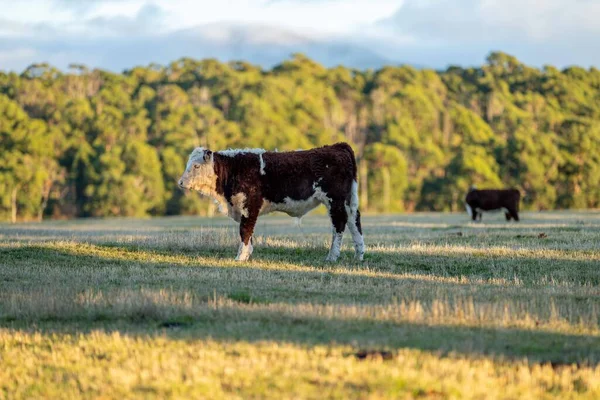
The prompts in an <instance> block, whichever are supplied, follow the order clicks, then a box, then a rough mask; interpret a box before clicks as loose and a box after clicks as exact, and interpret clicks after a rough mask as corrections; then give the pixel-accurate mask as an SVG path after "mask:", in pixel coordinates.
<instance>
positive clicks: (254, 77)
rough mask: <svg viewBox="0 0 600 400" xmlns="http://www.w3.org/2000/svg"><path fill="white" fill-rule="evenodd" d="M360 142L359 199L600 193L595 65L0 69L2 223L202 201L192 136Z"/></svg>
mask: <svg viewBox="0 0 600 400" xmlns="http://www.w3.org/2000/svg"><path fill="white" fill-rule="evenodd" d="M341 140H344V141H347V142H349V143H351V144H352V145H353V147H354V148H355V151H356V154H357V158H358V160H359V170H360V173H359V175H360V191H361V192H360V201H361V206H362V208H363V209H364V210H366V211H373V212H394V211H413V210H457V209H462V208H463V205H462V203H463V198H464V195H465V193H466V191H467V189H468V187H469V186H470V185H471V184H477V185H478V186H480V187H503V186H514V187H517V188H520V189H521V190H522V191H523V192H524V193H525V198H524V206H525V207H527V208H530V209H552V208H595V207H598V206H599V205H600V204H599V203H600V71H599V70H597V69H595V68H592V69H590V70H585V69H582V68H579V67H571V68H567V69H564V70H562V71H560V70H558V69H556V68H554V67H545V68H543V69H542V70H540V69H536V68H531V67H528V66H526V65H523V64H522V63H520V62H519V61H518V60H517V59H515V58H514V57H512V56H509V55H507V54H504V53H492V54H491V55H490V56H489V57H488V59H487V62H486V63H485V65H483V66H481V67H479V68H460V67H451V68H448V69H447V70H446V71H438V72H436V71H433V70H417V69H414V68H412V67H409V66H402V67H385V68H382V69H380V70H377V71H371V70H368V71H358V70H353V69H348V68H344V67H337V68H331V69H327V68H324V67H323V66H321V65H319V64H318V63H315V62H314V61H312V60H310V59H308V58H306V57H304V56H302V55H295V56H294V57H293V58H291V59H290V60H288V61H284V62H283V63H281V64H280V65H278V66H276V67H274V68H273V69H271V70H268V71H265V70H262V69H261V68H259V67H257V66H254V65H251V64H248V63H245V62H231V63H221V62H218V61H216V60H212V59H208V60H193V59H188V58H184V59H181V60H178V61H175V62H173V63H172V64H170V65H168V66H159V65H150V66H148V67H136V68H133V69H131V70H127V71H125V72H123V73H122V74H115V73H111V72H107V71H103V70H97V69H95V70H89V69H88V68H87V67H85V66H83V65H72V66H71V68H70V70H69V71H68V73H65V72H61V71H59V70H57V69H55V68H53V67H51V66H48V65H45V64H38V65H32V66H30V67H29V68H27V70H25V71H24V72H23V73H22V74H15V73H0V219H4V220H7V219H8V220H10V219H13V220H16V219H23V220H31V219H41V218H43V217H44V216H48V217H83V216H145V215H163V214H197V213H200V214H202V213H207V212H211V210H212V208H211V206H210V205H209V203H208V202H207V201H205V200H201V199H200V198H199V196H197V195H195V194H185V193H183V192H182V191H180V190H178V189H177V186H176V180H177V178H178V177H179V176H180V175H181V173H182V171H183V170H184V168H185V163H186V160H187V157H188V154H189V153H190V151H191V150H192V149H193V148H194V147H195V146H207V147H209V148H211V149H224V148H228V147H264V148H266V149H279V150H280V151H282V150H292V149H298V148H309V147H313V146H320V145H324V144H329V143H334V142H336V141H341Z"/></svg>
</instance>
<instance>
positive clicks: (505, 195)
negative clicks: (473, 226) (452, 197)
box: [465, 186, 521, 221]
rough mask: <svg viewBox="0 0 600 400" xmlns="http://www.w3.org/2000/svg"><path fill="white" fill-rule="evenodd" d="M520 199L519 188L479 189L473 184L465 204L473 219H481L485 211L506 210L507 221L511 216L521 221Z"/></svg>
mask: <svg viewBox="0 0 600 400" xmlns="http://www.w3.org/2000/svg"><path fill="white" fill-rule="evenodd" d="M520 200H521V193H520V192H519V191H518V190H517V189H487V190H478V189H477V188H475V186H471V189H469V193H467V197H466V198H465V206H466V208H467V213H468V214H469V216H470V217H471V218H472V219H473V221H477V218H479V220H480V221H481V215H482V213H483V212H496V211H504V215H505V217H506V220H507V221H510V220H511V218H512V219H514V220H515V221H519V202H520Z"/></svg>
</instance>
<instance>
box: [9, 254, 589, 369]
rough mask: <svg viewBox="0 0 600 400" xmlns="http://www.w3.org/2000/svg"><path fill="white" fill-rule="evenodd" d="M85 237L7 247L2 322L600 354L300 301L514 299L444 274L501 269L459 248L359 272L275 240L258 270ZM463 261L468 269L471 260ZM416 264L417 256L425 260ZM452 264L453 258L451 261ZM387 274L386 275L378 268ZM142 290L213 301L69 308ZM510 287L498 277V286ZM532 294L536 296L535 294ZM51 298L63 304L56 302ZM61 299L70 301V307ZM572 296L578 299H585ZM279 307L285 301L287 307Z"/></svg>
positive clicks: (564, 355)
mask: <svg viewBox="0 0 600 400" xmlns="http://www.w3.org/2000/svg"><path fill="white" fill-rule="evenodd" d="M81 246H83V247H81V248H79V247H78V245H68V246H63V247H45V246H39V245H34V246H27V247H19V246H17V247H5V248H0V265H1V266H2V269H1V270H0V311H1V312H2V314H3V315H4V317H2V316H1V315H0V326H4V327H7V328H12V329H29V327H30V326H31V324H35V325H36V328H35V329H37V330H41V331H42V332H43V333H46V332H51V331H56V332H61V331H62V332H89V331H90V330H93V329H106V330H114V331H119V332H121V333H123V334H126V335H136V336H141V337H145V336H148V335H150V336H152V335H163V334H164V335H167V336H168V337H169V338H171V339H173V340H180V339H186V340H200V339H203V338H215V339H219V340H225V341H275V342H293V343H299V344H303V345H315V344H330V343H340V344H349V345H352V346H354V347H356V348H387V349H399V348H415V349H421V350H427V351H440V352H442V353H449V352H458V353H461V354H466V355H490V354H491V355H494V356H500V357H509V358H513V357H517V358H521V357H527V358H528V359H530V360H532V361H536V362H553V363H566V362H585V361H587V362H590V363H594V364H595V363H598V362H600V337H599V336H598V335H590V334H565V333H559V332H552V331H548V330H542V329H539V330H538V329H520V328H512V327H489V326H473V325H459V324H448V323H446V324H442V323H420V322H410V321H408V322H407V321H392V322H390V321H385V320H380V319H378V316H377V315H371V316H369V315H367V316H365V315H362V316H360V317H357V316H355V315H354V316H353V315H351V314H348V315H346V316H344V315H335V312H334V313H329V314H322V313H321V314H320V311H319V310H317V311H314V310H313V311H311V309H310V307H308V311H307V308H306V307H304V308H303V306H302V304H301V303H312V304H316V305H318V304H321V305H327V306H332V307H335V306H336V305H347V306H350V307H352V306H360V305H362V304H385V303H389V302H390V301H392V300H393V299H392V297H396V296H397V297H400V298H402V295H403V294H402V292H398V291H396V289H399V290H401V291H409V293H408V296H407V298H408V297H410V296H413V298H415V299H418V300H423V301H428V300H434V299H435V298H434V297H435V296H437V295H439V294H440V290H441V292H443V293H446V294H452V293H456V294H457V295H460V296H462V295H465V293H466V294H471V295H472V296H473V297H474V298H475V300H476V301H479V300H485V301H488V302H494V301H496V300H499V299H501V298H506V293H502V292H493V291H492V292H490V293H487V294H481V295H480V297H481V298H480V299H479V300H478V298H477V292H476V290H479V289H477V288H479V287H482V286H486V284H485V282H483V283H478V284H473V283H469V284H463V283H460V282H458V281H457V282H451V281H448V280H445V278H447V277H458V276H476V277H478V276H483V277H488V278H493V275H491V274H489V273H488V275H486V274H485V271H479V270H476V269H473V268H476V267H477V268H479V266H480V265H481V264H482V260H481V259H475V260H471V261H469V259H467V260H466V261H465V259H464V257H461V258H457V255H455V254H453V255H447V256H440V255H435V256H431V257H429V256H427V255H424V254H408V255H406V254H405V255H404V256H405V257H406V258H403V259H402V260H398V255H397V254H396V255H394V254H389V253H381V254H378V255H377V256H378V257H380V259H378V260H377V265H378V266H379V267H378V268H377V267H376V268H373V266H370V268H371V272H370V275H366V274H361V272H362V271H364V269H365V266H364V265H363V264H356V263H345V262H344V261H342V262H341V263H340V264H336V265H334V266H332V265H331V264H326V263H324V262H322V261H316V260H317V259H319V260H320V258H321V256H322V253H323V251H322V250H321V249H318V250H317V249H298V250H297V251H290V249H288V248H281V249H278V248H275V249H273V248H265V249H262V251H261V252H260V255H259V256H257V258H256V262H260V263H261V265H260V267H258V266H253V265H252V263H243V264H237V263H235V262H232V261H223V260H222V259H221V258H225V259H226V260H230V258H231V251H232V250H231V249H230V248H215V249H212V250H211V252H210V256H209V257H206V254H204V253H201V252H197V251H196V252H194V251H187V252H181V251H180V252H179V253H177V254H175V255H174V254H173V252H170V251H167V250H160V251H149V250H147V249H134V248H131V247H127V246H120V247H115V246H108V245H104V246H101V245H81ZM85 246H87V247H85ZM86 253H90V254H86ZM290 253H291V254H290ZM344 257H345V258H346V259H347V258H348V257H350V253H346V254H344ZM411 257H413V258H411ZM311 260H312V261H311ZM484 261H489V259H484ZM493 261H494V263H495V264H494V265H496V267H497V266H498V262H507V263H509V262H512V261H514V260H513V259H507V260H502V259H501V260H493ZM395 262H400V263H401V264H399V265H400V266H401V267H402V268H403V269H402V268H400V269H394V265H395V264H394V263H395ZM465 262H466V266H463V267H461V266H460V265H462V264H464V263H465ZM519 262H520V263H527V262H529V263H534V264H530V265H529V266H530V267H531V266H538V264H536V263H543V264H544V265H545V264H546V263H548V259H539V260H537V259H527V258H521V259H520V260H519ZM560 262H561V263H563V264H562V265H561V268H563V269H565V268H566V270H567V271H570V273H573V274H574V275H573V277H571V276H570V275H569V277H570V278H571V279H572V280H573V281H575V282H581V283H582V284H587V285H589V284H590V280H589V276H588V275H587V274H585V273H583V274H582V271H573V269H576V268H581V269H582V270H583V271H587V268H590V267H591V265H590V264H588V263H585V262H582V261H577V262H573V264H572V265H569V266H567V267H565V264H564V263H565V262H566V261H565V260H561V261H560ZM413 263H418V264H417V265H416V266H415V265H413ZM473 263H475V264H473ZM215 264H220V265H218V266H216V265H215ZM449 264H452V265H455V267H453V268H449V267H448V265H449ZM386 265H391V267H389V266H388V267H385V266H386ZM420 265H427V266H429V267H430V268H433V270H432V271H427V272H428V274H429V275H430V276H429V277H428V278H427V279H426V278H425V277H423V278H419V277H418V276H413V277H407V276H402V275H397V276H395V275H394V274H396V273H397V272H398V271H400V272H410V273H413V274H419V273H422V272H423V268H422V267H420ZM437 265H441V266H443V265H446V267H445V270H441V269H440V270H436V269H435V268H437V267H436V266H437ZM396 266H397V265H396ZM538 267H539V266H538ZM570 267H572V268H570ZM315 268H316V269H315ZM334 268H335V269H334ZM378 271H379V272H381V271H384V272H387V274H378ZM442 271H443V273H442ZM515 271H517V272H519V271H520V270H518V269H517V270H515ZM544 271H545V270H543V269H542V270H540V271H538V273H539V274H543V272H544ZM503 275H504V274H503ZM582 275H583V276H582ZM507 276H510V275H507ZM595 276H596V279H597V275H595ZM574 277H578V278H574ZM523 278H525V277H523ZM567 278H568V277H567ZM411 285H415V286H411ZM417 286H418V287H417ZM487 286H490V287H494V286H495V285H493V284H490V285H487ZM496 286H498V285H496ZM140 288H149V289H155V290H166V291H167V292H169V293H171V292H172V293H174V294H175V295H176V296H177V295H178V293H181V292H186V293H191V294H192V296H193V297H195V298H205V299H206V300H203V301H201V302H198V303H194V304H192V306H191V307H189V308H185V307H182V308H181V309H177V308H175V311H170V310H168V309H167V308H168V307H169V304H167V305H166V306H165V307H166V308H165V309H167V311H164V312H163V311H161V310H160V309H159V310H158V311H156V310H155V309H153V308H152V307H147V306H146V305H145V304H141V306H140V307H138V308H135V307H134V308H132V310H133V311H131V312H130V313H129V314H127V315H126V314H120V313H119V312H118V310H117V311H115V310H112V309H111V307H112V306H110V301H108V302H107V303H106V304H109V306H110V307H109V306H106V309H103V308H102V307H103V306H102V305H101V306H99V307H97V308H93V307H90V308H86V306H85V305H84V306H81V305H78V306H77V307H75V308H73V310H75V311H76V312H74V313H73V314H72V315H71V314H68V312H69V310H71V308H69V307H70V306H69V302H73V299H74V298H73V297H69V296H73V295H76V294H78V293H84V294H85V293H89V292H91V296H94V293H95V291H96V292H105V293H106V296H111V294H112V293H117V294H118V292H119V289H123V290H129V291H130V293H133V294H132V295H130V297H127V298H126V299H125V300H127V301H131V302H136V301H137V299H136V297H135V296H136V294H141V293H142V292H140ZM460 288H467V292H461V291H460V290H459V289H460ZM505 289H506V288H505V287H503V286H502V285H500V286H499V290H505ZM136 290H137V292H136ZM428 290H429V291H431V292H432V294H430V295H429V297H427V295H424V294H423V293H421V292H420V291H423V292H425V291H428ZM217 291H218V293H219V295H223V296H225V297H226V298H228V299H229V302H226V303H224V304H222V305H220V304H219V303H218V302H215V303H214V304H211V303H210V300H209V299H210V296H211V295H212V294H213V293H214V294H215V295H216V293H217ZM527 295H528V296H531V295H532V294H531V292H528V293H527ZM11 296H12V297H11ZM19 296H21V297H19ZM19 299H21V301H23V303H26V302H27V301H32V299H34V300H35V299H37V300H35V301H38V302H39V303H35V302H32V303H31V304H30V305H31V306H35V305H36V304H39V305H40V306H48V307H49V308H48V309H49V312H48V313H47V314H43V312H42V313H38V311H37V310H35V307H33V308H32V309H31V310H27V309H25V308H23V310H24V311H20V309H19V307H25V306H24V305H21V304H19ZM512 299H513V300H514V298H512ZM548 299H549V297H541V298H540V301H543V302H547V301H548ZM176 300H177V299H176ZM52 302H55V303H56V304H55V305H52V304H50V303H52ZM61 302H64V303H65V305H66V306H65V308H64V312H63V309H61ZM275 303H277V304H275ZM592 303H593V304H592ZM596 303H598V298H597V297H596V298H591V297H589V296H587V297H586V299H585V302H584V303H582V304H581V307H582V308H584V307H590V310H594V309H595V308H594V307H596V305H597V304H596ZM48 304H50V305H48ZM90 304H91V303H90ZM271 304H272V305H273V307H271ZM528 304H532V303H528ZM573 304H575V305H578V303H577V302H574V303H573ZM278 305H283V306H282V307H279V308H278V307H277V306H278ZM10 307H13V311H10ZM52 307H54V308H52ZM158 307H159V308H160V304H159V306H158ZM7 310H8V311H7ZM15 310H16V311H15ZM111 310H112V311H111ZM28 313H30V314H28ZM534 317H535V315H534ZM540 317H543V316H540Z"/></svg>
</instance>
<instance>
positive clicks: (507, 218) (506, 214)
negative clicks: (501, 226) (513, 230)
mask: <svg viewBox="0 0 600 400" xmlns="http://www.w3.org/2000/svg"><path fill="white" fill-rule="evenodd" d="M504 216H505V217H506V220H507V221H510V219H511V218H512V216H511V215H510V213H509V212H505V213H504Z"/></svg>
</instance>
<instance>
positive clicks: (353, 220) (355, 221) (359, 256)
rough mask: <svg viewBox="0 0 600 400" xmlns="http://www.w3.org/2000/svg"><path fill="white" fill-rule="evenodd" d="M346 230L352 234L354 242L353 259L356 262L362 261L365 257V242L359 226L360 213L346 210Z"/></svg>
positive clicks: (356, 210) (350, 209)
mask: <svg viewBox="0 0 600 400" xmlns="http://www.w3.org/2000/svg"><path fill="white" fill-rule="evenodd" d="M348 211H349V212H348V222H347V226H348V230H350V233H351V234H352V241H353V242H354V258H355V259H356V260H360V261H362V260H363V257H364V255H365V241H364V239H363V235H362V227H361V225H360V211H359V210H358V209H355V210H354V211H353V210H352V208H351V207H350V208H349V210H348Z"/></svg>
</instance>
